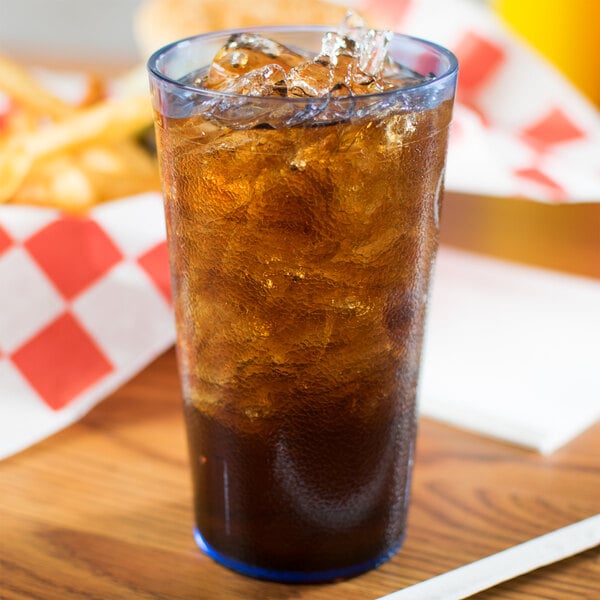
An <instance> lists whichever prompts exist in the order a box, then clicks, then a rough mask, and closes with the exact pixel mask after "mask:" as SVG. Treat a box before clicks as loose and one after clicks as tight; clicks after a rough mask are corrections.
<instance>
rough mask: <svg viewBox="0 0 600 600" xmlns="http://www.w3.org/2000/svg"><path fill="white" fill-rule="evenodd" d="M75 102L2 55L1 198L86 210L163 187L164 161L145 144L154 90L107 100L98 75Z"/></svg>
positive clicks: (0, 79) (74, 210)
mask: <svg viewBox="0 0 600 600" xmlns="http://www.w3.org/2000/svg"><path fill="white" fill-rule="evenodd" d="M84 96H85V97H84V98H83V99H82V101H81V102H80V103H79V104H77V105H73V104H70V103H67V102H66V101H63V100H62V99H59V98H58V97H56V96H54V95H53V94H52V93H50V92H49V91H48V90H47V89H46V88H45V87H44V86H42V85H41V84H40V83H39V82H38V81H37V80H36V78H34V77H33V76H32V75H31V74H30V73H29V72H28V71H27V70H26V69H25V68H23V67H22V66H20V65H19V64H17V63H15V62H14V61H12V60H10V59H8V58H6V57H2V56H0V203H19V204H34V205H43V206H51V207H55V208H59V209H62V210H66V211H69V212H82V211H85V210H86V209H88V208H90V207H91V206H94V205H96V204H98V203H99V202H104V201H107V200H113V199H117V198H123V197H126V196H130V195H133V194H137V193H141V192H146V191H152V190H159V189H160V184H159V179H158V169H157V164H156V159H155V157H154V156H153V155H152V153H151V152H149V151H148V150H147V149H146V148H144V147H143V146H142V145H141V144H140V143H139V141H138V138H139V135H140V133H141V132H143V131H144V130H146V129H148V128H149V127H150V126H151V124H152V107H151V103H150V98H149V95H148V94H147V93H137V92H136V93H131V94H126V95H122V96H119V97H113V98H107V88H106V86H105V85H103V84H102V82H101V81H100V80H98V79H94V78H90V80H89V84H88V89H87V93H86V94H85V95H84Z"/></svg>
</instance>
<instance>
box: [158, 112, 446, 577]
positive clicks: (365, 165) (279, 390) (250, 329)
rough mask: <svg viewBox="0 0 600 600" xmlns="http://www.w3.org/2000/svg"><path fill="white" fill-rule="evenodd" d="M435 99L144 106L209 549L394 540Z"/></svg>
mask: <svg viewBox="0 0 600 600" xmlns="http://www.w3.org/2000/svg"><path fill="white" fill-rule="evenodd" d="M450 110H451V107H450V103H449V102H446V103H444V104H442V105H441V106H440V107H439V108H437V109H433V110H428V111H423V112H420V113H412V114H410V113H409V114H406V113H405V114H397V115H388V116H387V117H385V118H382V119H379V120H371V121H366V120H363V121H362V122H359V123H355V122H342V123H337V124H332V125H328V126H321V127H295V128H284V129H262V128H258V129H250V130H233V129H228V128H227V127H225V126H223V125H222V124H219V123H215V122H209V121H206V120H203V118H202V117H193V118H187V119H179V120H175V119H171V120H167V119H166V118H165V117H161V116H160V115H159V116H158V119H157V120H158V140H159V146H160V150H161V152H160V155H161V160H162V171H163V181H164V188H165V195H166V214H167V225H168V237H169V244H170V255H171V267H172V272H173V274H174V278H173V287H174V298H175V310H176V316H177V322H178V355H179V362H180V370H181V375H182V383H183V392H184V397H185V406H186V409H185V410H186V421H187V427H188V436H189V443H190V456H191V462H192V467H193V476H194V492H195V512H196V521H197V527H198V529H199V531H200V532H201V534H202V536H203V537H204V539H205V541H206V542H207V543H208V544H209V545H210V546H211V547H212V548H213V549H214V550H216V551H217V552H219V553H221V554H222V555H224V556H226V557H229V558H231V559H234V560H237V561H240V562H242V563H245V564H248V565H253V566H256V567H261V568H264V569H274V570H279V571H305V572H311V571H313V572H314V571H318V572H325V571H328V570H331V569H344V568H349V567H352V566H354V565H361V564H366V563H368V562H369V561H371V562H373V561H376V560H377V559H379V558H382V559H383V558H387V556H388V555H389V554H390V553H391V552H393V551H395V550H396V549H397V548H398V547H399V545H400V543H401V540H402V538H403V534H404V528H405V522H406V510H407V502H408V493H409V491H408V490H409V479H410V464H411V457H412V450H413V449H412V445H413V441H414V428H415V408H414V403H415V389H416V382H417V378H418V368H419V356H420V349H421V339H422V333H423V321H424V314H425V298H426V295H427V290H428V283H429V277H430V268H431V264H432V261H433V258H434V254H435V250H436V246H437V232H438V214H437V211H438V201H439V195H440V190H441V180H442V176H443V175H442V174H443V165H444V158H445V151H446V135H447V125H448V122H449V117H450ZM174 174H176V175H174ZM369 566H373V564H371V565H369Z"/></svg>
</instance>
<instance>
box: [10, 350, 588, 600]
mask: <svg viewBox="0 0 600 600" xmlns="http://www.w3.org/2000/svg"><path fill="white" fill-rule="evenodd" d="M188 477H189V476H188V467H187V458H186V445H185V440H184V434H183V423H182V417H181V412H180V399H179V390H178V383H177V375H176V372H175V359H174V355H173V352H167V353H166V354H165V355H164V356H162V357H160V358H159V359H158V360H157V361H156V362H155V363H154V364H152V365H151V366H150V367H149V368H147V369H146V370H145V371H144V372H143V373H141V374H140V375H139V376H138V377H136V378H135V379H134V380H133V381H131V382H130V383H128V384H127V385H125V386H124V387H123V388H121V389H120V390H119V391H118V392H116V393H115V394H113V395H112V396H111V397H110V398H108V399H107V400H105V401H104V402H102V403H101V404H100V405H99V406H98V407H97V408H95V409H94V410H93V411H92V412H91V413H90V414H89V415H88V416H86V417H85V418H84V419H83V420H81V421H80V422H79V423H78V424H76V425H74V426H72V427H69V428H68V429H66V430H65V431H63V432H61V433H59V434H57V435H55V436H53V437H52V438H50V439H48V440H46V441H44V442H42V443H40V444H38V445H36V446H34V447H33V448H30V449H29V450H26V451H24V452H22V453H20V454H18V455H16V456H14V457H11V458H8V459H6V460H4V461H3V462H1V463H0V481H1V492H0V598H2V599H3V600H13V599H28V600H30V599H38V598H40V599H54V598H57V599H59V598H60V599H61V600H68V599H75V598H77V599H81V598H94V599H103V600H105V599H115V598H142V599H156V598H167V599H169V598H195V599H198V598H201V599H203V598H211V599H221V598H223V599H231V600H236V599H240V600H241V599H244V600H248V599H254V598H257V599H271V600H283V599H288V598H294V599H297V600H309V599H311V600H319V599H321V600H325V599H327V600H331V599H336V598H339V599H344V600H352V599H368V598H376V597H378V596H381V595H384V594H386V593H389V592H392V591H394V590H396V589H399V588H402V587H404V586H407V585H410V584H413V583H416V582H418V581H420V580H423V579H427V578H429V577H431V576H433V575H436V574H438V573H441V572H443V571H446V570H449V569H452V568H454V567H458V566H460V565H462V564H465V563H467V562H470V561H473V560H476V559H478V558H481V557H483V556H486V555H489V554H491V553H494V552H497V551H499V550H502V549H504V548H507V547H509V546H512V545H514V544H517V543H519V542H522V541H524V540H526V539H528V538H531V537H534V536H537V535H540V534H542V533H545V532H547V531H549V530H552V529H555V528H558V527H561V526H564V525H567V524H569V523H572V522H574V521H577V520H579V519H583V518H585V517H589V516H591V515H593V514H595V513H598V512H600V425H597V426H596V427H594V428H592V429H590V430H588V431H587V432H585V433H584V434H583V435H581V436H580V437H579V438H578V439H577V440H575V441H573V442H572V443H571V444H569V445H568V446H566V447H565V448H563V449H562V450H560V451H558V452H556V453H555V454H553V455H552V456H549V457H542V456H538V455H536V454H534V453H532V452H528V451H525V450H522V449H519V448H515V447H511V446H509V445H506V444H503V443H500V442H496V441H493V440H490V439H485V438H482V437H478V436H476V435H472V434H468V433H465V432H463V431H459V430H456V429H452V428H450V427H447V426H444V425H441V424H439V423H436V422H434V421H430V420H427V419H424V420H423V421H422V422H421V425H420V431H419V439H418V453H417V458H416V464H415V473H414V485H413V496H412V497H413V499H412V508H411V513H410V517H409V530H408V539H407V542H406V544H405V546H404V549H403V550H402V551H401V552H400V553H399V554H398V555H396V556H395V557H394V558H393V559H392V560H391V561H390V562H388V563H386V564H385V565H383V566H382V567H380V568H379V569H377V570H375V571H372V572H370V573H367V574H366V575H362V576H360V577H356V578H354V579H351V580H348V581H345V582H342V583H336V584H327V585H302V586H292V585H282V584H275V583H269V582H263V581H258V580H253V579H249V578H246V577H243V576H240V575H236V574H234V573H231V572H229V571H228V570H226V569H224V568H223V567H221V566H219V565H217V564H215V563H214V562H212V561H211V560H210V559H209V558H207V557H206V556H204V555H203V554H202V553H201V552H200V551H199V550H198V549H197V548H196V546H195V544H194V542H193V540H192V536H191V525H192V515H191V509H190V507H191V498H190V485H189V479H188ZM477 597H478V598H482V599H487V598H490V599H492V598H494V599H495V598H515V599H540V600H541V599H544V600H546V599H566V598H573V599H575V598H577V599H579V600H581V599H595V598H600V554H599V550H598V549H597V548H596V549H594V550H590V551H588V552H586V553H584V554H581V555H579V556H577V557H573V558H571V559H568V560H565V561H563V562H561V563H558V564H555V565H552V566H549V567H546V568H544V569H540V570H538V571H536V572H534V573H532V574H529V575H526V576H523V577H521V578H519V579H516V580H514V581H512V582H508V583H505V584H503V585H501V586H499V587H497V588H495V589H493V590H490V591H488V592H485V593H482V594H480V595H478V596H477Z"/></svg>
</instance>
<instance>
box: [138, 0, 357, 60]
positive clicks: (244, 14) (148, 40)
mask: <svg viewBox="0 0 600 600" xmlns="http://www.w3.org/2000/svg"><path fill="white" fill-rule="evenodd" d="M346 10H347V9H346V8H345V7H343V6H341V5H339V4H333V3H330V2H325V1H324V0H145V2H143V3H142V4H141V5H140V7H139V9H138V11H137V13H136V15H135V18H134V31H135V36H136V40H137V43H138V46H139V48H140V51H141V52H142V54H143V56H144V57H147V56H149V55H150V54H151V53H152V52H154V51H155V50H157V49H158V48H160V47H161V46H164V45H165V44H168V43H170V42H174V41H176V40H179V39H181V38H185V37H189V36H192V35H197V34H200V33H207V32H209V31H218V30H222V29H233V28H245V27H254V26H261V25H265V26H267V25H332V26H335V25H337V24H338V23H340V22H341V21H342V19H343V18H344V15H345V14H346Z"/></svg>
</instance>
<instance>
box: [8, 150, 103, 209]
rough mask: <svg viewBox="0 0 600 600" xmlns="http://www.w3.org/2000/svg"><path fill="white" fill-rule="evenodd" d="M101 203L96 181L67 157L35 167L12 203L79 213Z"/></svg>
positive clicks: (49, 160) (63, 156)
mask: <svg viewBox="0 0 600 600" xmlns="http://www.w3.org/2000/svg"><path fill="white" fill-rule="evenodd" d="M99 200H100V198H99V196H98V194H97V192H96V190H95V189H94V185H93V182H92V181H91V179H90V178H89V177H88V175H87V174H86V173H85V171H84V170H83V169H82V168H80V167H79V166H78V165H77V164H76V163H75V162H74V161H73V159H72V157H71V156H69V155H67V154H64V155H60V156H54V157H52V158H49V159H47V160H45V161H41V162H40V163H38V164H36V165H35V167H34V168H33V169H32V170H31V172H30V173H29V174H28V176H27V177H26V178H25V181H24V182H23V185H21V186H20V187H19V189H18V191H17V192H16V193H15V195H14V196H13V197H12V198H11V202H16V203H19V204H34V205H38V206H51V207H53V208H60V209H63V210H67V211H69V212H80V211H82V210H85V209H86V208H89V207H91V206H92V205H93V204H95V203H97V202H98V201H99Z"/></svg>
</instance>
